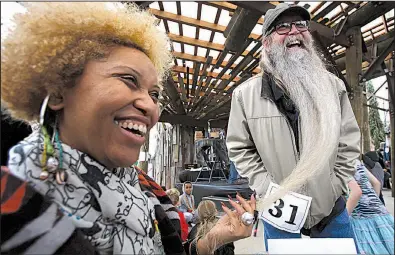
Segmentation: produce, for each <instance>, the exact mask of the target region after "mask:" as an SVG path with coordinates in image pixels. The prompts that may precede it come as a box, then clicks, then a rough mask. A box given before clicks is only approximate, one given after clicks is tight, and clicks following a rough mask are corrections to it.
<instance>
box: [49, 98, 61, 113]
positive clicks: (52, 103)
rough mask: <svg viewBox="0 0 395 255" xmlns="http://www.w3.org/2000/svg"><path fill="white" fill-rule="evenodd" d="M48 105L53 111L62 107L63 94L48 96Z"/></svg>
mask: <svg viewBox="0 0 395 255" xmlns="http://www.w3.org/2000/svg"><path fill="white" fill-rule="evenodd" d="M48 107H49V108H50V109H51V110H53V111H59V110H61V109H63V108H64V100H63V95H61V94H56V95H55V94H53V95H51V97H50V98H49V102H48Z"/></svg>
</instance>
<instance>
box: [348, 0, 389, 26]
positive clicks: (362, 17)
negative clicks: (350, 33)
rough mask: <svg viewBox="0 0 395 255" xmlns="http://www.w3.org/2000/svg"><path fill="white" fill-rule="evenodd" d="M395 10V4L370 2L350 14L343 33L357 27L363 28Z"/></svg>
mask: <svg viewBox="0 0 395 255" xmlns="http://www.w3.org/2000/svg"><path fill="white" fill-rule="evenodd" d="M394 8H395V2H393V1H389V2H368V3H367V4H365V5H364V6H362V7H361V8H359V9H358V10H357V11H355V12H353V13H352V14H350V15H349V16H348V18H347V22H346V24H344V27H343V31H347V29H349V28H351V27H355V26H361V27H362V26H363V25H366V24H368V23H369V22H371V21H373V20H375V19H377V18H378V17H380V16H382V15H384V14H386V13H387V12H389V11H390V10H393V9H394Z"/></svg>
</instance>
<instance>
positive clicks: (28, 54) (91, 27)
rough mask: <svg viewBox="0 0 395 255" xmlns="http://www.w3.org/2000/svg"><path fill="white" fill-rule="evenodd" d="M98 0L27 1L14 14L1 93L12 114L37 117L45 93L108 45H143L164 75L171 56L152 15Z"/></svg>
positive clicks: (65, 83) (69, 80)
mask: <svg viewBox="0 0 395 255" xmlns="http://www.w3.org/2000/svg"><path fill="white" fill-rule="evenodd" d="M113 6H114V7H113V8H110V7H109V4H108V3H99V2H68V3H62V2H37V3H28V4H27V5H26V8H27V11H26V12H25V13H23V14H17V15H14V17H13V21H14V22H15V25H16V26H15V28H14V29H10V31H9V34H8V36H7V38H6V39H4V41H3V42H2V48H1V99H2V104H3V103H5V106H6V108H7V110H8V111H9V113H10V114H11V116H12V117H13V118H15V119H21V120H24V121H33V120H37V119H38V117H39V111H40V106H41V104H42V102H43V100H44V98H45V97H46V96H47V95H48V94H53V95H59V94H60V93H61V92H62V90H64V89H66V88H67V87H70V86H73V84H74V80H75V78H76V77H77V76H78V75H79V74H81V73H82V72H83V68H84V65H85V63H86V61H88V60H90V59H97V58H102V57H105V56H106V54H108V53H109V50H110V48H111V47H113V46H117V45H118V46H119V45H122V46H128V47H134V48H137V49H139V50H141V51H143V52H144V53H145V54H146V55H147V56H148V57H149V58H150V60H151V61H152V63H153V64H154V66H155V68H156V71H157V73H158V75H159V77H158V78H159V80H163V79H164V77H165V76H166V75H167V73H168V70H169V67H170V63H171V60H172V57H171V53H170V51H169V50H168V48H167V45H168V43H169V40H168V38H167V36H166V34H165V33H164V32H161V31H160V30H158V27H157V26H156V24H157V19H156V18H155V17H154V16H152V15H151V14H149V13H148V12H146V11H142V10H140V9H139V8H138V7H137V6H135V5H132V4H130V5H121V4H118V5H117V4H114V5H113Z"/></svg>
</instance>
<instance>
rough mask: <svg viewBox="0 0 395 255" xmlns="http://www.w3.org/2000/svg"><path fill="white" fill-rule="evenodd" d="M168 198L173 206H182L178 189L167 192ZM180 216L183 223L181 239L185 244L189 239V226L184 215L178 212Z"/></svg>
mask: <svg viewBox="0 0 395 255" xmlns="http://www.w3.org/2000/svg"><path fill="white" fill-rule="evenodd" d="M166 194H167V196H168V197H169V198H170V200H171V202H172V204H173V205H174V206H175V207H176V208H177V207H178V206H179V204H180V192H179V191H178V189H176V188H171V189H168V190H166ZM177 213H178V216H179V217H180V223H181V233H180V236H181V239H182V241H183V242H185V241H186V240H187V238H188V224H187V222H186V220H185V217H184V214H183V213H182V212H180V211H179V210H177Z"/></svg>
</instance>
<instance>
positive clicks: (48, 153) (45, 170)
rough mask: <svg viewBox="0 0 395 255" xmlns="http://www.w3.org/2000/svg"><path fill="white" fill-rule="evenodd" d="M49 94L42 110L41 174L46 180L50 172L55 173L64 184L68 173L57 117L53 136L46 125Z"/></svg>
mask: <svg viewBox="0 0 395 255" xmlns="http://www.w3.org/2000/svg"><path fill="white" fill-rule="evenodd" d="M48 101H49V95H48V96H46V97H45V99H44V101H43V104H42V106H41V110H40V131H41V133H42V135H43V136H44V146H43V147H44V148H43V153H42V155H41V167H42V171H41V174H40V179H41V180H46V179H48V177H49V176H50V174H52V175H54V178H55V179H56V182H57V183H58V184H60V185H61V184H64V183H65V181H66V180H67V173H66V171H65V170H64V169H63V148H62V144H61V142H60V139H59V133H58V129H57V118H56V119H55V124H54V127H53V136H52V139H50V136H49V133H48V130H47V128H46V127H45V125H44V119H45V111H46V109H47V106H48ZM54 142H55V143H56V146H57V148H58V152H57V151H56V150H55V148H54V146H53V143H54Z"/></svg>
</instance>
